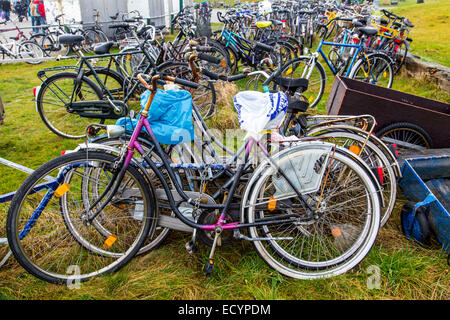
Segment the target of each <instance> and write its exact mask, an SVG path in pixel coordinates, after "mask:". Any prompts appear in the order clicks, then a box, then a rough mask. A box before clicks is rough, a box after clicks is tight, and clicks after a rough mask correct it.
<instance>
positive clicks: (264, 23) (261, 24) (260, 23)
mask: <svg viewBox="0 0 450 320" xmlns="http://www.w3.org/2000/svg"><path fill="white" fill-rule="evenodd" d="M255 25H256V27H257V28H267V27H270V26H271V25H272V21H256V23H255Z"/></svg>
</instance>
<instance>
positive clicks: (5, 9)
mask: <svg viewBox="0 0 450 320" xmlns="http://www.w3.org/2000/svg"><path fill="white" fill-rule="evenodd" d="M0 9H1V13H2V18H3V19H5V20H6V21H9V20H10V16H11V2H10V1H9V0H3V1H0Z"/></svg>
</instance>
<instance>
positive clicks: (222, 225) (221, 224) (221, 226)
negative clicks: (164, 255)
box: [88, 75, 314, 233]
mask: <svg viewBox="0 0 450 320" xmlns="http://www.w3.org/2000/svg"><path fill="white" fill-rule="evenodd" d="M159 78H160V76H159V75H157V76H154V77H153V78H152V87H149V86H148V85H147V86H146V88H147V89H151V95H150V98H149V99H148V101H147V104H146V106H145V108H144V110H143V111H142V112H141V116H140V118H139V120H138V123H137V125H136V128H135V129H134V131H133V134H132V136H131V139H130V141H129V142H128V144H127V146H126V153H125V154H123V158H124V160H123V165H122V166H121V169H120V172H119V173H118V174H116V175H115V179H114V177H113V178H112V180H111V182H110V183H109V184H108V186H107V187H106V189H105V191H104V192H103V193H102V195H100V197H99V198H98V199H97V200H96V201H95V202H94V203H93V204H92V205H91V207H90V208H89V210H88V212H91V210H92V209H93V208H94V207H95V206H96V205H97V204H99V202H100V201H102V199H103V198H104V196H105V195H106V194H107V193H109V191H110V190H111V188H112V190H113V191H112V192H111V194H114V192H115V190H116V188H118V186H119V184H120V182H121V179H122V178H123V176H124V175H125V172H126V169H127V167H128V166H129V165H130V163H131V161H132V159H133V156H134V153H135V151H137V152H139V153H140V154H141V155H142V156H143V158H144V161H145V163H146V164H147V165H148V166H149V167H150V169H151V170H153V171H154V172H155V174H156V176H157V178H158V179H159V180H160V182H161V184H162V186H163V189H164V191H165V193H166V195H167V199H168V201H169V205H170V207H171V209H172V210H173V212H174V213H175V215H176V216H177V218H179V219H180V220H181V221H182V222H183V223H185V224H187V225H188V226H190V227H192V228H195V229H201V230H214V231H216V232H217V230H220V231H222V230H235V229H239V228H247V227H254V226H259V225H269V224H283V223H288V222H292V219H289V218H290V217H293V216H297V218H296V219H300V220H309V219H311V218H312V214H313V212H314V210H313V209H312V208H311V206H310V205H309V204H308V203H307V202H306V200H305V199H304V198H303V196H302V195H301V194H300V192H299V191H298V190H297V188H296V186H295V185H294V183H293V182H292V181H291V180H290V179H289V177H287V176H286V174H285V173H284V172H283V171H282V170H281V169H280V168H279V167H278V166H277V164H276V163H274V162H273V161H272V160H271V158H270V154H269V152H268V151H267V149H266V148H265V147H264V146H263V145H262V144H261V143H260V142H259V141H257V140H255V139H253V138H250V139H249V140H248V141H247V142H246V144H245V154H244V156H245V159H244V163H242V164H239V166H238V169H237V172H236V174H235V179H234V181H233V183H232V185H231V188H230V190H229V196H228V197H227V199H226V202H225V204H203V203H201V202H200V201H199V200H198V199H197V200H196V199H192V198H190V197H189V196H188V195H187V194H186V193H185V192H184V191H183V188H182V186H180V183H179V181H178V180H177V178H176V176H175V173H174V172H173V169H180V168H190V169H204V168H205V165H198V164H174V163H170V162H169V160H168V159H167V157H166V156H165V153H164V151H163V150H162V148H161V146H160V144H159V142H158V140H157V139H156V137H155V135H154V134H153V131H152V129H151V126H150V124H149V122H148V120H147V117H148V110H149V108H150V105H151V103H152V100H153V98H154V96H155V94H156V80H158V79H159ZM164 79H165V80H168V81H173V82H176V79H175V78H173V77H169V76H164ZM140 80H141V79H140ZM141 82H142V80H141ZM143 128H145V129H146V130H147V132H148V134H149V137H150V140H151V142H152V143H153V144H154V146H155V151H156V154H157V155H158V156H159V157H160V159H161V160H162V164H157V163H155V162H154V161H153V160H152V159H150V158H149V157H148V156H147V155H146V153H145V151H144V150H143V148H142V146H141V145H140V144H139V142H138V137H139V134H140V132H141V130H142V129H143ZM254 145H257V146H258V147H259V148H260V150H262V152H263V154H264V155H265V156H266V157H267V159H268V160H269V161H270V164H271V165H272V166H273V167H275V168H276V169H277V170H278V172H279V173H280V174H281V175H282V176H283V177H284V178H285V179H286V181H287V182H288V184H289V185H290V187H292V189H293V190H294V191H295V194H296V195H297V196H298V197H299V198H300V199H301V200H302V202H303V204H304V205H305V207H306V208H308V209H309V214H308V216H307V217H298V214H295V213H290V214H281V215H279V216H278V219H276V220H275V219H273V218H262V219H259V220H258V221H256V222H253V223H240V222H230V223H227V216H226V215H227V212H228V209H229V207H230V205H231V200H232V198H233V195H234V193H235V191H236V189H237V186H238V184H239V180H240V178H241V176H242V174H243V172H244V168H245V167H246V165H247V161H248V159H249V155H250V151H251V149H252V147H253V146H254ZM123 150H125V148H124V149H123ZM161 166H163V167H164V168H165V169H166V170H167V172H168V174H169V177H170V180H171V181H172V183H173V184H174V186H175V189H176V192H177V193H178V194H179V195H180V197H181V199H182V200H180V201H178V202H176V201H175V199H174V197H173V195H172V191H171V189H170V187H169V184H168V182H167V181H166V178H165V177H164V176H163V174H162V172H161V171H160V170H159V168H160V167H161ZM208 166H210V167H212V168H213V169H216V170H221V169H227V168H228V167H229V166H228V165H220V164H216V165H208ZM114 180H115V181H114ZM112 184H114V185H115V187H114V186H112ZM110 197H111V196H110ZM109 200H110V199H107V200H106V201H105V202H104V203H103V204H102V206H101V208H100V209H98V210H97V212H96V213H94V214H93V215H91V216H90V217H89V218H88V219H89V220H90V221H91V222H92V221H93V220H94V219H95V217H96V216H97V215H98V214H99V213H100V212H101V210H102V209H103V207H104V206H105V204H106V203H107V202H108V201H109ZM182 202H187V203H189V204H191V205H197V206H198V208H199V209H209V210H215V209H220V210H221V214H220V217H219V218H218V220H217V222H216V223H215V224H206V225H205V224H199V223H196V222H194V221H192V220H190V219H188V218H187V217H185V216H184V215H183V214H182V213H181V212H180V211H179V210H178V206H179V205H180V204H181V203H182ZM220 231H219V233H220Z"/></svg>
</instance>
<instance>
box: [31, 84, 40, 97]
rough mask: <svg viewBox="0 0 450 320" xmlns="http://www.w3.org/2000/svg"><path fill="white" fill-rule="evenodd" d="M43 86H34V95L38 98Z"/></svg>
mask: <svg viewBox="0 0 450 320" xmlns="http://www.w3.org/2000/svg"><path fill="white" fill-rule="evenodd" d="M40 88H41V86H37V87H34V88H33V96H34V97H35V98H36V95H37V93H38V92H39V89H40Z"/></svg>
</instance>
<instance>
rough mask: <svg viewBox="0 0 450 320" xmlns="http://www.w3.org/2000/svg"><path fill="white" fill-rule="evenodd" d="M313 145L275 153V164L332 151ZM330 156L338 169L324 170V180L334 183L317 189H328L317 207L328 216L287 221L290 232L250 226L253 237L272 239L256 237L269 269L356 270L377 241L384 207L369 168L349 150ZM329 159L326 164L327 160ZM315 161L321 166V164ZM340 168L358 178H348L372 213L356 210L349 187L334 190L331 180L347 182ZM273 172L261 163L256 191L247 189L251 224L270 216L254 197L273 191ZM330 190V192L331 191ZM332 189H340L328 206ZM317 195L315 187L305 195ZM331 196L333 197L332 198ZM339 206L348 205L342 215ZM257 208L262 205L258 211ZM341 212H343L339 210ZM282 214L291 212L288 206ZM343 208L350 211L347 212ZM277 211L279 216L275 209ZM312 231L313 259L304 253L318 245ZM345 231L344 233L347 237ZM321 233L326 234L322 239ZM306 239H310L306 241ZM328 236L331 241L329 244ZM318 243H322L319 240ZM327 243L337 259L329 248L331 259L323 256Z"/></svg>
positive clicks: (299, 275) (319, 274)
mask: <svg viewBox="0 0 450 320" xmlns="http://www.w3.org/2000/svg"><path fill="white" fill-rule="evenodd" d="M323 145H325V143H323ZM316 146H317V143H316ZM315 148H317V147H314V144H303V145H301V144H300V145H298V146H296V147H294V148H292V149H288V150H285V151H282V152H280V153H278V154H276V155H274V156H273V159H274V160H275V161H277V163H282V162H280V161H283V157H284V158H286V157H288V160H289V161H291V160H290V159H291V158H292V157H291V156H292V155H293V154H294V153H297V155H296V157H299V155H301V153H303V154H304V155H308V154H310V155H314V153H315V152H318V155H319V156H320V157H322V156H323V155H324V154H325V153H327V152H330V150H332V149H329V151H325V150H323V149H322V150H321V149H320V148H319V149H317V150H314V149H315ZM328 155H329V156H330V158H329V159H333V166H334V168H333V167H331V166H329V167H327V168H326V170H327V171H328V170H329V174H328V175H327V176H325V175H324V172H325V171H322V172H323V175H322V178H321V182H320V184H321V185H323V186H325V183H327V184H328V183H329V182H330V188H325V187H323V188H320V189H319V190H324V191H325V192H326V193H325V194H324V195H323V199H328V200H327V201H326V202H322V201H320V202H319V203H321V205H320V206H319V205H318V207H317V209H319V211H317V212H320V210H325V212H328V213H327V214H322V215H321V216H320V215H319V218H318V219H314V220H313V221H311V222H310V223H309V222H308V223H307V222H305V223H301V222H300V221H298V222H296V223H286V224H285V225H288V226H289V228H292V229H291V230H289V229H288V228H286V229H284V230H283V229H282V228H283V225H280V226H279V227H277V226H275V227H272V226H270V225H265V226H262V227H249V235H250V237H252V238H268V239H267V240H255V241H252V243H253V244H254V246H255V249H256V251H257V253H258V254H259V255H260V257H261V258H262V259H263V260H264V261H265V262H266V263H267V264H268V265H269V266H270V267H272V268H273V269H275V270H276V271H278V272H279V273H281V274H283V275H285V276H288V277H292V278H296V279H317V278H327V277H332V276H337V275H340V274H343V273H345V272H347V271H349V270H350V269H352V268H354V267H355V266H356V265H357V264H359V263H360V262H361V261H362V260H363V259H364V257H365V256H366V255H367V254H368V252H369V251H370V249H371V248H372V246H373V244H374V242H375V240H376V237H377V234H378V230H379V223H380V208H379V199H378V196H376V195H375V194H376V187H375V185H374V183H373V181H372V180H371V178H370V177H369V175H368V174H367V173H366V172H365V169H363V168H362V167H361V166H360V165H358V164H357V162H356V161H355V160H353V159H352V156H349V155H348V153H347V154H346V152H344V151H342V150H340V149H339V148H337V149H336V152H334V153H332V154H328ZM316 158H317V156H315V158H314V159H316ZM318 159H321V158H318ZM326 161H327V160H325V162H322V163H323V164H326ZM315 163H316V164H317V162H315ZM341 166H342V168H344V169H345V170H346V172H347V173H346V177H350V173H351V174H352V177H354V178H352V179H350V180H352V181H353V182H354V183H356V182H358V181H359V184H360V186H361V188H360V189H361V190H360V192H359V193H358V194H359V195H361V198H362V199H363V200H362V203H361V206H365V207H364V208H365V209H361V211H367V213H368V214H365V213H362V212H360V211H358V209H356V208H361V207H360V205H357V206H354V205H351V204H350V202H352V203H353V204H355V205H356V202H354V200H355V199H357V198H358V197H356V198H355V194H352V192H349V191H348V189H350V188H346V187H345V186H340V187H338V189H333V188H335V187H334V186H332V182H333V181H334V183H336V184H338V183H340V182H345V179H344V181H342V179H341V178H339V176H340V171H339V170H340V169H339V168H340V167H341ZM320 170H325V169H320ZM273 171H274V170H272V169H271V167H270V166H269V167H266V165H265V164H262V165H261V167H259V168H257V169H256V171H255V174H254V175H255V178H254V179H255V180H254V181H255V183H253V184H252V185H251V188H252V189H251V191H250V192H249V196H248V203H246V207H247V208H246V216H247V217H248V222H249V223H252V222H255V221H257V218H263V217H270V215H269V214H268V212H270V209H268V210H269V211H267V210H266V211H264V213H262V211H263V208H264V205H263V204H261V205H259V207H258V203H257V202H256V200H257V198H258V196H259V195H260V193H261V192H262V191H264V192H269V191H270V189H265V188H266V184H265V182H266V181H267V179H268V177H269V176H270V175H271V174H272V173H273ZM291 177H292V176H291ZM341 177H342V176H341ZM337 178H339V179H337ZM323 179H324V180H323ZM346 179H347V178H346ZM350 180H347V182H349V181H350ZM324 181H325V182H324ZM354 186H355V185H354V184H352V188H353V189H354V188H355V187H354ZM336 187H337V186H336ZM271 189H273V188H271ZM319 190H318V191H319ZM272 191H273V190H272ZM328 192H330V193H329V194H328ZM333 192H338V193H339V196H336V197H335V198H336V199H335V203H336V205H335V206H331V207H330V206H329V203H330V202H332V201H330V200H332V199H333V196H332V194H333ZM264 195H265V193H264V194H263V195H262V196H263V197H264V199H266V198H267V197H265V196H264ZM315 195H316V191H314V192H313V193H312V194H311V196H310V197H307V199H309V198H311V199H312V198H314V197H315ZM329 196H331V198H330V197H329ZM342 196H345V197H346V199H348V200H346V201H344V202H342ZM319 199H320V198H319ZM364 199H365V200H364ZM272 201H273V200H272ZM269 202H270V201H269ZM339 204H341V205H343V206H344V207H342V210H344V211H343V212H342V215H341V217H339V214H337V215H336V212H337V211H336V210H338V209H337V207H336V206H338V205H339ZM346 204H347V205H346ZM322 205H323V208H322ZM266 206H267V205H266ZM257 207H258V209H256V208H257ZM314 207H315V205H314ZM352 210H356V211H355V213H351V211H352ZM338 211H340V209H339V210H338ZM283 212H287V211H286V210H285V211H283ZM344 212H348V213H346V214H344ZM273 214H277V213H276V209H275V211H274V213H273ZM333 215H334V216H333ZM346 216H348V217H352V219H354V220H352V219H349V220H348V221H349V222H346V223H344V222H343V221H342V220H343V217H346ZM327 217H328V218H327ZM356 218H358V219H356ZM325 219H328V220H325ZM333 219H334V220H333ZM339 219H341V220H339ZM351 221H353V222H351ZM320 223H322V226H320V225H319V224H320ZM358 226H359V227H358ZM319 227H321V228H322V229H321V230H319ZM352 228H353V229H352ZM315 230H316V231H315ZM321 231H323V235H320V232H321ZM358 231H359V233H358V234H356V232H358ZM314 232H316V233H317V234H318V240H317V241H318V244H317V247H315V248H314V251H317V256H314V257H312V256H311V253H312V249H311V251H310V252H309V257H304V255H303V253H304V248H305V246H309V247H310V248H313V247H314V243H315V242H314V241H315V235H314ZM352 232H353V233H354V234H355V235H354V236H353V235H352ZM308 234H309V235H308ZM343 234H344V235H345V236H343ZM313 235H314V238H313V239H312V240H310V239H309V238H310V237H311V236H313ZM293 236H296V237H297V238H296V239H294V238H292V239H288V238H286V239H282V238H285V237H293ZM300 237H303V239H302V243H301V246H300V247H299V245H300V243H297V240H298V241H300ZM319 237H323V238H322V239H319ZM342 237H343V238H342ZM305 238H306V241H307V243H305ZM346 238H347V239H346ZM352 239H356V240H355V241H354V242H351V243H350V242H349V241H348V240H352ZM325 240H326V241H327V242H325ZM338 240H339V241H338ZM319 241H322V242H320V243H319ZM325 245H326V246H328V247H330V249H332V248H334V250H335V251H334V252H336V254H335V255H336V256H335V257H334V256H333V255H331V252H328V255H330V257H329V258H328V257H327V256H326V255H325V257H321V256H320V255H319V250H321V249H326V248H325V247H323V248H320V246H325ZM306 253H308V252H306ZM320 259H322V260H320Z"/></svg>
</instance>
